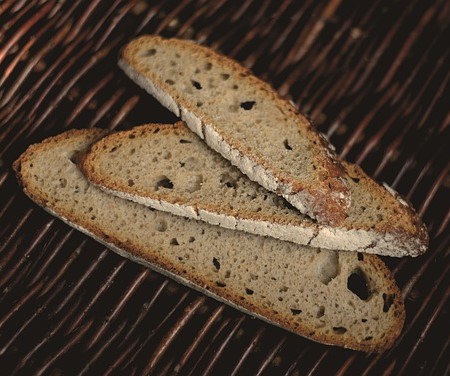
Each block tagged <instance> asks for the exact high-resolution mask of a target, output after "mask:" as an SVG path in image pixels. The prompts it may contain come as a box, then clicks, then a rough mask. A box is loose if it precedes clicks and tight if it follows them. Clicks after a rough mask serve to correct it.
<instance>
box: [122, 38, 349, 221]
mask: <svg viewBox="0 0 450 376" xmlns="http://www.w3.org/2000/svg"><path fill="white" fill-rule="evenodd" d="M119 65H120V67H122V68H123V69H124V71H125V72H126V74H127V75H128V76H129V77H130V78H132V79H133V80H134V81H135V82H136V83H137V84H139V85H140V86H141V87H143V88H144V89H146V90H147V91H148V92H149V93H150V94H152V95H154V96H155V98H156V99H158V100H159V101H160V102H161V103H162V104H163V105H164V106H166V107H167V108H168V109H169V110H171V111H172V112H174V113H175V114H176V115H177V116H180V117H181V118H182V119H183V120H184V121H186V123H187V125H188V126H189V128H191V130H193V131H194V132H195V133H197V134H198V135H199V136H200V137H201V138H202V139H204V140H205V142H206V143H207V144H208V145H209V146H210V147H211V148H213V149H214V150H216V151H217V152H219V153H220V154H222V155H223V156H224V157H225V158H226V159H228V160H230V161H231V163H232V164H233V165H235V166H237V167H238V168H239V169H240V170H241V171H242V172H243V173H244V174H246V175H247V176H248V177H249V178H250V179H251V180H253V181H256V182H258V183H259V184H260V185H262V186H263V187H264V188H266V189H267V190H269V191H272V192H276V193H277V194H278V195H281V196H283V197H284V198H285V199H286V200H287V201H288V202H290V203H291V204H292V205H293V206H295V207H296V208H297V209H299V210H300V211H301V212H302V213H304V214H306V215H308V216H310V217H311V218H315V219H316V220H317V221H319V222H322V223H331V224H339V223H341V222H342V221H343V220H344V219H345V217H346V211H347V209H348V207H349V205H350V197H349V189H348V186H347V184H346V181H345V179H344V178H343V176H344V169H343V168H342V166H341V164H340V163H339V162H338V160H337V158H336V156H335V154H334V152H333V151H332V150H331V148H330V146H329V145H328V142H327V141H326V140H325V138H324V137H323V136H321V135H319V133H317V132H316V130H315V129H314V127H313V126H312V125H311V123H310V122H309V121H308V120H307V119H306V118H305V117H304V116H302V115H300V114H298V112H297V111H296V109H295V108H294V107H293V106H292V105H291V104H290V103H289V102H288V101H285V100H283V99H282V98H281V97H280V96H279V95H277V93H276V92H275V91H274V90H273V89H272V88H271V87H270V86H269V85H268V84H267V83H265V82H263V81H261V80H259V79H258V78H256V77H255V76H253V75H251V73H250V72H249V71H248V70H247V69H245V68H244V67H242V66H241V65H239V64H238V63H237V62H235V61H233V60H231V59H229V58H226V57H225V56H222V55H220V54H218V53H216V52H214V51H212V50H210V49H208V48H205V47H202V46H198V45H196V44H195V43H193V42H191V41H185V40H178V39H162V38H160V37H158V36H143V37H140V38H138V39H136V40H134V41H132V42H131V43H130V44H128V45H127V46H126V47H125V48H124V49H123V52H122V55H121V58H120V61H119Z"/></svg>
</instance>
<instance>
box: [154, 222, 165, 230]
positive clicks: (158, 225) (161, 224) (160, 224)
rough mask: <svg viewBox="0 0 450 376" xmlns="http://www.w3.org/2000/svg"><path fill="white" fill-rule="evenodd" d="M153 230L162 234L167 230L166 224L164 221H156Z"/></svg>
mask: <svg viewBox="0 0 450 376" xmlns="http://www.w3.org/2000/svg"><path fill="white" fill-rule="evenodd" d="M155 230H156V231H159V232H164V231H166V230H167V222H166V221H164V220H161V221H158V222H156V224H155Z"/></svg>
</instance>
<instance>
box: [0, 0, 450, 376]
mask: <svg viewBox="0 0 450 376" xmlns="http://www.w3.org/2000/svg"><path fill="white" fill-rule="evenodd" d="M0 27H1V29H0V268H1V269H0V374H2V375H10V374H21V375H30V374H50V375H58V374H63V375H70V374H90V375H100V374H124V375H133V374H136V375H141V374H146V373H151V374H158V375H159V374H173V373H175V372H179V373H180V374H183V375H207V374H211V375H219V374H242V375H252V374H263V375H306V374H308V375H319V374H325V375H330V374H339V375H371V374H374V375H378V374H392V375H412V374H414V375H416V374H420V375H431V374H437V375H443V374H448V373H450V368H449V367H450V360H449V359H450V344H449V343H450V324H449V323H450V317H449V312H448V311H449V304H448V302H449V294H450V287H449V286H450V273H449V249H450V231H449V230H450V225H449V222H450V175H449V169H450V158H449V155H450V126H449V125H450V124H449V123H450V111H449V104H450V90H449V89H450V83H449V79H450V69H449V68H450V53H449V51H450V49H449V46H450V2H449V1H448V0H438V1H434V2H433V1H428V0H423V1H418V0H386V1H358V2H356V1H350V0H331V1H327V0H315V1H312V0H302V1H292V2H289V1H268V0H260V1H256V0H255V1H251V0H240V1H226V0H216V1H206V0H197V1H196V0H192V1H170V0H163V1H159V0H158V1H148V2H143V1H139V2H138V1H124V0H113V1H106V0H103V1H101V0H92V1H91V0H83V1H69V0H40V1H38V0H3V1H0ZM143 33H156V34H161V35H163V36H178V37H182V38H191V39H194V40H196V41H198V42H199V43H202V44H205V45H208V46H211V47H213V48H215V49H218V50H220V51H222V52H223V53H225V54H226V55H228V56H231V57H234V58H236V59H237V60H239V61H241V62H242V63H243V64H245V65H246V66H247V67H249V68H251V69H252V70H253V71H254V72H255V73H256V74H257V75H258V76H260V77H262V78H264V79H266V80H268V81H269V82H271V83H272V84H273V85H274V86H275V87H276V88H277V90H279V92H280V93H281V94H282V95H285V96H286V97H288V98H291V99H292V100H293V101H294V102H295V103H296V105H297V106H298V107H299V108H300V110H301V111H302V112H304V113H306V114H308V116H309V117H310V118H311V119H312V120H313V121H314V123H315V124H316V126H317V127H318V128H319V130H320V131H322V132H324V133H326V134H327V135H328V137H329V138H330V139H331V141H332V142H333V143H334V145H335V146H336V148H337V151H338V152H339V153H340V154H341V155H343V156H345V157H346V158H347V159H349V160H350V161H352V162H356V163H358V164H360V165H361V166H362V167H363V168H364V169H365V170H366V171H367V172H368V173H369V174H370V175H372V176H374V177H375V178H376V179H378V180H380V181H385V182H387V183H388V184H390V185H392V186H393V187H394V188H395V189H397V190H398V191H399V192H400V193H402V194H403V195H405V196H406V197H407V198H408V199H410V200H411V201H412V203H413V204H414V206H415V207H416V208H417V209H418V211H419V212H420V213H421V215H422V216H423V218H424V220H425V222H426V223H427V225H428V227H429V230H430V236H431V246H430V250H429V253H428V254H426V255H424V256H422V257H420V258H417V259H409V258H405V259H388V258H385V261H386V262H387V264H388V265H389V267H390V268H391V269H392V270H393V271H394V273H395V277H396V279H397V281H398V283H399V286H400V287H401V288H402V291H403V293H404V296H405V303H406V309H407V321H406V324H405V328H404V331H403V334H402V336H401V337H400V339H399V341H398V343H397V345H396V346H395V347H394V348H393V349H392V350H390V351H389V352H387V353H385V354H383V355H379V356H377V355H366V354H362V353H357V352H354V351H349V350H344V349H339V348H333V347H328V346H324V345H320V344H316V343H313V342H311V341H308V340H306V339H302V338H299V337H296V336H295V335H291V334H289V333H287V332H285V331H283V330H281V329H278V328H274V327H270V326H269V325H266V324H264V323H262V322H261V321H259V320H255V319H252V318H251V317H249V316H247V315H244V314H241V313H240V312H238V311H235V310H233V309H231V308H229V307H226V306H223V305H222V304H219V303H217V302H216V301H214V300H211V299H207V298H204V297H203V296H202V295H200V294H198V293H196V292H194V291H191V290H189V289H188V288H185V287H183V286H180V285H178V284H176V283H174V282H172V281H170V280H168V279H166V278H165V277H162V276H160V275H158V274H157V273H154V272H152V271H149V270H146V269H145V268H143V267H140V266H138V265H135V264H133V263H131V262H129V261H127V260H124V259H122V258H120V257H119V256H117V255H115V254H114V253H112V252H110V251H108V250H106V249H105V248H104V247H102V246H101V245H99V244H97V243H96V242H94V241H93V240H90V239H88V238H87V237H85V236H83V235H81V234H79V233H77V232H76V231H74V230H72V229H70V228H69V227H68V226H66V225H64V224H63V223H62V222H60V221H59V220H56V219H54V218H52V217H51V216H50V215H48V214H46V213H45V212H44V211H43V210H41V209H40V208H38V207H37V206H36V205H34V204H33V203H32V202H31V201H30V200H29V199H27V198H26V197H25V195H24V194H23V193H22V192H21V190H20V188H19V187H18V184H17V182H16V180H15V178H14V176H13V173H12V170H11V163H12V161H13V160H15V159H16V158H17V157H18V155H19V154H20V153H21V152H22V151H24V149H25V148H26V147H27V146H28V145H29V144H30V143H32V142H37V141H40V140H42V139H43V138H45V137H48V136H51V135H55V134H57V133H59V132H61V131H63V130H65V129H68V128H72V127H76V128H84V127H92V126H98V127H104V128H116V129H126V128H130V127H131V126H133V125H138V124H140V123H143V122H147V121H167V122H169V121H173V120H174V118H173V116H172V115H170V114H169V113H168V111H166V110H165V109H163V108H162V107H161V106H160V105H159V104H158V103H157V102H156V101H155V100H153V99H152V98H151V97H150V96H148V95H146V94H145V93H144V92H143V91H142V90H140V89H139V88H138V87H136V86H135V85H134V84H133V83H131V82H130V81H129V80H128V79H127V78H126V77H125V76H124V74H122V72H121V71H120V70H119V69H118V68H117V66H116V60H117V56H118V51H119V48H120V46H122V45H123V44H125V43H126V42H127V41H129V40H130V39H132V38H133V37H134V36H137V35H139V34H143ZM49 168H51V166H49Z"/></svg>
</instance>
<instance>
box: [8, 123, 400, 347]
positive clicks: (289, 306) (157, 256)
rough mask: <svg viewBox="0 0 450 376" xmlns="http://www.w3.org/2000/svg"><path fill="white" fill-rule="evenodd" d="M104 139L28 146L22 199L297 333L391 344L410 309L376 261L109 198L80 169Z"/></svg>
mask: <svg viewBox="0 0 450 376" xmlns="http://www.w3.org/2000/svg"><path fill="white" fill-rule="evenodd" d="M104 135H105V131H101V130H95V129H85V130H73V131H69V132H65V133H63V134H61V135H59V136H56V137H53V138H50V139H48V140H46V141H43V142H42V143H40V144H37V145H33V146H30V147H29V148H28V150H27V151H26V152H25V153H24V154H23V155H22V156H21V157H20V158H19V159H18V160H17V161H16V162H15V163H14V169H15V171H16V174H17V177H18V179H19V181H20V183H21V184H22V186H23V189H24V191H25V193H26V194H27V195H28V196H29V197H30V198H31V199H33V200H34V201H35V202H36V203H38V204H39V205H41V206H43V207H44V208H45V209H46V210H48V211H49V212H50V213H52V214H54V215H56V216H58V217H60V218H61V219H63V220H64V221H65V222H67V223H68V224H70V225H71V226H73V227H75V228H77V229H79V230H81V231H83V232H85V233H86V234H88V235H90V236H92V237H94V238H95V239H97V240H98V241H100V242H102V243H104V244H106V245H107V246H108V247H111V248H112V249H113V250H114V251H116V252H117V253H119V254H120V255H123V256H125V257H128V258H130V259H132V260H134V261H136V262H139V263H141V264H143V265H146V266H149V267H151V268H153V269H155V270H158V271H160V272H162V273H164V274H166V275H168V276H170V277H172V278H174V279H176V280H177V281H179V282H181V283H184V284H186V285H188V286H191V287H193V288H194V289H197V290H199V291H202V292H204V293H205V294H207V295H210V296H212V297H214V298H217V299H219V300H221V301H223V302H226V303H228V304H230V305H232V306H234V307H236V308H238V309H240V310H242V311H244V312H248V313H250V314H251V315H254V316H257V317H259V318H261V319H263V320H266V321H268V322H271V323H273V324H276V325H279V326H281V327H283V328H285V329H287V330H290V331H292V332H294V333H297V334H299V335H302V336H305V337H308V338H311V339H313V340H315V341H319V342H323V343H327V344H332V345H339V346H343V347H347V348H352V349H356V350H362V351H367V352H380V351H384V350H386V349H387V348H389V347H390V346H392V345H393V342H394V340H395V338H396V337H397V336H398V335H399V333H400V331H401V328H402V325H403V322H404V317H405V312H404V305H403V302H402V297H401V294H400V291H399V290H398V288H397V286H396V284H395V281H394V279H393V277H392V275H391V273H390V272H389V270H388V269H387V268H386V266H385V265H384V264H383V262H382V261H381V260H380V259H379V258H377V256H374V255H363V254H356V253H351V252H334V251H324V250H320V249H317V248H310V247H303V246H299V245H296V244H293V243H290V242H283V241H279V240H275V239H273V238H268V237H262V236H256V235H251V234H248V233H245V232H242V231H234V230H228V229H223V228H220V227H218V226H212V225H209V224H206V223H204V222H199V221H195V220H189V219H186V218H182V217H179V216H173V215H171V214H168V213H165V212H161V211H157V210H152V209H149V208H147V207H145V206H143V205H139V204H137V203H134V202H131V201H128V200H124V199H121V198H118V197H115V196H112V195H109V194H107V193H105V192H103V191H101V190H100V189H98V188H96V187H95V186H93V185H91V184H90V183H89V182H88V180H86V178H85V177H84V175H83V174H82V173H81V171H80V170H79V169H78V167H77V165H76V163H75V162H76V161H77V160H78V155H79V153H82V152H83V151H84V150H86V148H88V146H89V144H91V143H92V142H94V141H96V140H97V139H99V138H100V137H102V136H104Z"/></svg>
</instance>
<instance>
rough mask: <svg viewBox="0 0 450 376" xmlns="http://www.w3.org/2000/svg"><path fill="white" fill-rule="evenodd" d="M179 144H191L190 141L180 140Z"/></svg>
mask: <svg viewBox="0 0 450 376" xmlns="http://www.w3.org/2000/svg"><path fill="white" fill-rule="evenodd" d="M180 144H192V141H189V140H184V139H181V140H180Z"/></svg>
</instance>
